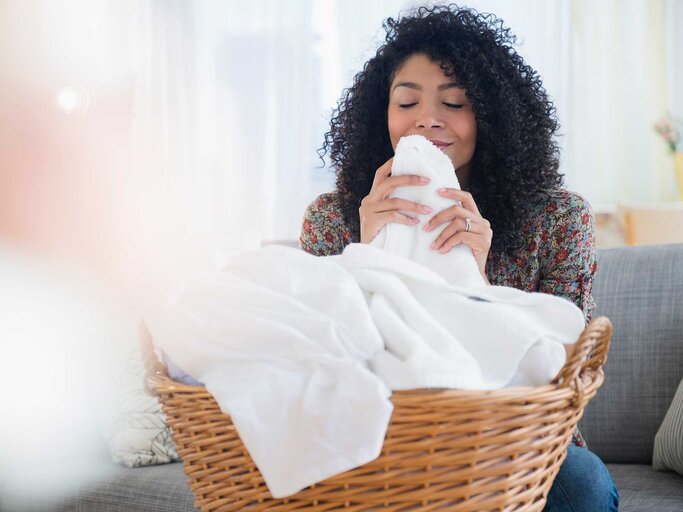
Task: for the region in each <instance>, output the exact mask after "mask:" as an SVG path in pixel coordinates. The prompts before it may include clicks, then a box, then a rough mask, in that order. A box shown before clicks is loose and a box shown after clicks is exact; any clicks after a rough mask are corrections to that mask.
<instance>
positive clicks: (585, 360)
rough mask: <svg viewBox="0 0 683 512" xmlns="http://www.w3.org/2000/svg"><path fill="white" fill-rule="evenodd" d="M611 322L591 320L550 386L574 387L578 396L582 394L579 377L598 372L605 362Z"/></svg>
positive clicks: (600, 318)
mask: <svg viewBox="0 0 683 512" xmlns="http://www.w3.org/2000/svg"><path fill="white" fill-rule="evenodd" d="M611 338H612V322H610V320H609V318H607V317H605V316H600V317H598V318H595V319H593V320H592V321H591V322H590V323H589V324H588V326H587V327H586V328H585V329H584V330H583V332H582V333H581V336H579V339H578V341H577V342H576V346H575V347H574V352H573V353H572V355H571V357H570V358H569V359H568V360H567V362H566V363H565V365H564V367H563V368H562V369H561V370H560V373H558V374H557V376H556V377H555V378H554V379H553V380H552V384H559V386H560V387H567V388H568V387H574V388H575V389H576V391H577V392H578V393H579V395H582V394H583V385H582V381H581V375H582V374H583V373H584V372H585V371H600V370H601V369H602V366H603V365H604V364H605V362H606V361H607V352H608V351H609V345H610V339H611Z"/></svg>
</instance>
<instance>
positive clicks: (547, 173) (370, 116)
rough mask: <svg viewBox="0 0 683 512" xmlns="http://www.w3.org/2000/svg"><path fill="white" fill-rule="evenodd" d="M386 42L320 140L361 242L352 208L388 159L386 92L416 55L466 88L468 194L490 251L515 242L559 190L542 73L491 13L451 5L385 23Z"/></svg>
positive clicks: (553, 128)
mask: <svg viewBox="0 0 683 512" xmlns="http://www.w3.org/2000/svg"><path fill="white" fill-rule="evenodd" d="M383 26H384V30H385V31H386V41H385V42H384V44H382V46H380V48H379V49H378V50H377V54H376V55H375V56H374V57H372V58H371V59H370V60H369V61H368V62H367V63H366V64H365V66H364V67H363V70H362V71H361V72H359V73H358V74H357V75H356V76H355V77H354V80H353V85H352V86H351V88H349V89H347V90H345V91H344V94H343V97H342V99H341V100H340V101H339V103H338V105H337V109H336V110H335V113H334V115H333V117H332V120H331V123H330V124H331V128H330V131H329V132H328V133H326V134H325V143H324V145H323V147H322V148H321V155H324V154H329V157H330V160H331V162H332V164H333V166H334V168H335V171H336V175H337V192H338V193H339V197H340V200H341V204H342V211H343V214H344V216H345V218H346V220H347V222H348V225H349V226H350V227H351V228H352V229H353V230H354V231H355V234H356V238H357V239H358V238H359V236H358V232H359V229H360V226H359V218H358V208H359V206H360V202H361V200H362V199H363V198H364V197H365V196H366V195H367V194H368V193H369V192H370V189H371V187H372V181H373V178H374V175H375V171H376V170H377V168H378V167H380V166H381V165H382V164H383V163H384V162H386V161H387V160H388V159H389V158H391V156H392V155H393V149H392V147H391V142H390V140H389V130H388V126H387V107H388V104H389V87H390V85H391V82H392V80H393V77H394V75H395V74H396V72H397V70H398V68H399V67H400V66H401V64H402V63H403V62H405V61H406V59H407V58H408V57H410V56H411V55H414V54H416V53H421V54H425V55H427V56H428V57H429V58H431V59H432V60H433V61H435V62H439V63H440V65H441V68H442V69H443V70H444V73H445V74H447V75H449V76H453V77H454V79H455V80H456V82H457V83H458V85H459V86H461V87H463V88H465V89H466V91H467V96H468V98H469V100H470V102H471V103H472V106H473V109H474V113H475V116H476V122H477V145H476V149H475V152H474V156H473V157H472V162H471V166H470V168H471V172H470V178H469V179H470V183H469V191H470V192H471V193H472V195H473V196H474V199H475V201H476V203H477V205H478V206H479V210H480V211H481V214H482V215H483V216H484V217H485V218H487V219H488V220H489V221H490V222H491V227H492V229H493V233H494V236H493V242H492V247H491V249H492V251H503V252H508V253H512V252H514V251H515V250H517V249H518V248H519V247H520V245H521V240H522V235H523V233H522V225H523V224H524V222H525V221H526V220H528V219H526V217H525V216H527V215H529V213H528V212H529V211H531V208H528V205H529V204H531V203H536V202H538V201H540V200H542V199H543V197H545V196H546V195H547V194H548V192H549V191H551V190H554V189H557V188H559V187H561V185H562V175H561V174H560V173H559V172H558V165H559V164H558V157H559V149H558V146H557V143H556V142H555V138H554V136H555V133H556V132H557V130H558V123H557V120H556V118H555V108H554V106H553V104H552V102H551V101H550V100H549V99H548V96H547V94H546V91H545V89H544V88H543V86H542V84H541V79H540V77H539V76H538V74H537V73H536V72H535V71H534V70H533V69H532V68H531V67H529V66H528V65H526V64H525V63H524V61H523V60H522V58H521V57H520V56H519V55H518V54H517V52H516V51H515V50H514V48H513V45H514V44H515V42H516V38H515V36H514V35H513V34H511V33H510V31H509V29H507V28H505V27H504V26H503V22H502V20H500V19H498V18H496V17H495V16H493V15H491V14H482V13H478V12H476V11H474V10H472V9H468V8H460V7H457V6H455V5H449V6H436V7H433V8H426V7H421V8H419V9H417V10H416V11H414V12H412V13H411V14H410V15H408V16H401V17H399V18H398V19H393V18H389V19H387V20H386V21H385V22H384V25H383Z"/></svg>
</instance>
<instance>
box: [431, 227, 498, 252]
mask: <svg viewBox="0 0 683 512" xmlns="http://www.w3.org/2000/svg"><path fill="white" fill-rule="evenodd" d="M459 244H465V245H467V246H468V247H469V248H470V249H472V252H474V253H477V252H480V251H484V250H488V247H487V246H486V237H484V236H482V235H481V234H480V233H472V232H470V233H466V232H464V231H458V232H457V233H456V234H455V235H453V236H452V237H450V238H449V239H448V240H446V241H445V242H444V244H443V245H442V246H441V248H440V249H439V252H440V253H441V254H446V253H448V252H450V251H451V249H453V247H455V246H457V245H459ZM489 245H490V244H489Z"/></svg>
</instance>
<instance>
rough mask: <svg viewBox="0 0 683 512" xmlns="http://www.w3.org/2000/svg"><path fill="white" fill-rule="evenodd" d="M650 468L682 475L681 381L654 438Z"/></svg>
mask: <svg viewBox="0 0 683 512" xmlns="http://www.w3.org/2000/svg"><path fill="white" fill-rule="evenodd" d="M652 467H653V468H654V469H656V470H659V471H664V470H667V469H668V470H671V471H676V472H677V473H679V474H680V475H683V379H681V383H680V384H679V385H678V390H677V391H676V395H675V396H674V399H673V402H671V407H669V410H668V411H667V413H666V416H664V421H662V426H661V427H659V430H658V431H657V435H656V436H655V448H654V453H653V456H652Z"/></svg>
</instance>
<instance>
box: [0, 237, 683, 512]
mask: <svg viewBox="0 0 683 512" xmlns="http://www.w3.org/2000/svg"><path fill="white" fill-rule="evenodd" d="M594 296H595V299H596V302H597V304H598V310H597V312H596V314H597V315H605V316H607V317H609V318H610V319H611V320H612V322H613V324H614V336H613V338H612V348H611V351H610V355H609V360H608V362H607V365H606V367H605V373H606V381H605V384H604V385H603V387H602V389H601V390H600V391H599V392H598V395H597V397H596V398H595V399H594V400H593V401H592V402H591V404H589V406H588V408H587V410H586V413H585V416H584V419H583V420H582V423H581V430H582V432H583V434H584V436H585V438H586V440H587V442H588V444H589V446H590V448H591V449H592V450H593V451H595V452H596V453H597V454H598V455H599V456H600V457H601V458H602V459H603V460H604V461H605V462H606V463H607V466H608V467H609V469H610V471H611V472H612V475H613V477H614V480H615V482H616V484H617V487H618V489H619V493H620V496H621V506H620V510H622V511H624V512H629V511H642V510H652V511H657V512H668V511H671V512H673V511H682V510H683V476H680V475H677V474H675V473H661V472H656V471H653V470H652V468H651V460H652V448H653V439H654V436H655V433H656V431H657V429H658V428H659V425H660V423H661V421H662V419H663V417H664V414H665V413H666V410H667V408H668V407H669V404H670V403H671V400H672V398H673V395H674V392H675V391H676V387H677V386H678V383H679V381H680V380H681V378H683V245H664V246H651V247H637V248H619V249H609V250H602V251H599V271H598V276H597V279H596V282H595V287H594ZM682 435H683V433H682ZM0 505H1V502H0ZM0 508H2V507H1V506H0ZM14 510H16V511H17V512H19V511H21V512H27V511H29V510H36V511H38V510H40V511H83V512H115V511H116V512H138V511H139V512H186V511H191V510H193V496H192V494H191V492H190V490H189V488H188V485H187V481H186V479H185V474H184V473H183V469H182V466H181V464H180V463H175V464H167V465H162V466H153V467H146V468H138V469H125V468H122V467H116V468H115V470H114V472H113V473H112V474H111V475H110V476H109V477H108V478H107V479H106V480H103V481H101V482H100V483H99V484H98V485H95V486H90V487H89V488H87V489H82V490H81V492H80V494H79V495H77V496H76V497H74V498H72V499H70V500H68V501H65V502H62V503H44V504H43V506H42V507H40V508H36V506H35V505H33V506H31V507H30V508H29V507H19V508H16V507H14ZM3 512H10V511H9V510H5V509H3Z"/></svg>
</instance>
